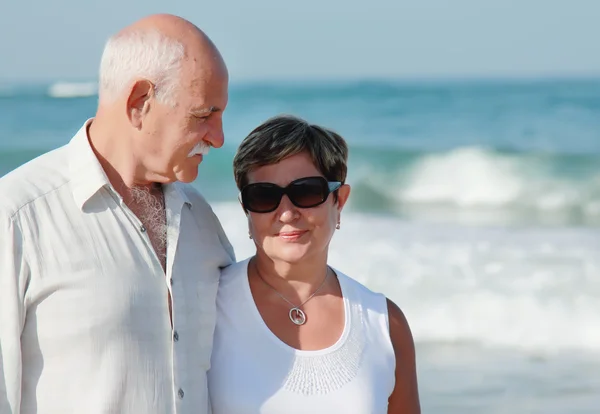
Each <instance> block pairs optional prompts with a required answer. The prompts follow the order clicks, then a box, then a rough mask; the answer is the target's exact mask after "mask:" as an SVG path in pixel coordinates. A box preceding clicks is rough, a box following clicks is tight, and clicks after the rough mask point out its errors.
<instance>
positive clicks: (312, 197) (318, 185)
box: [289, 178, 327, 208]
mask: <svg viewBox="0 0 600 414" xmlns="http://www.w3.org/2000/svg"><path fill="white" fill-rule="evenodd" d="M326 186H327V182H326V181H325V180H321V179H319V178H307V179H305V180H299V181H296V182H294V183H293V185H291V186H290V189H289V196H290V198H291V199H292V201H293V202H294V204H296V205H297V206H299V207H304V208H309V207H315V206H318V205H319V204H321V203H323V201H325V200H326V199H327V189H326Z"/></svg>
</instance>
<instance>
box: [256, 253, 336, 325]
mask: <svg viewBox="0 0 600 414" xmlns="http://www.w3.org/2000/svg"><path fill="white" fill-rule="evenodd" d="M254 268H255V269H256V274H257V275H258V277H259V278H260V280H262V281H263V283H264V284H265V285H267V286H268V287H269V288H271V290H273V292H275V293H277V295H279V297H280V298H281V299H283V300H285V301H286V302H287V303H289V304H290V306H292V308H291V309H290V311H289V313H288V316H289V317H290V320H291V321H292V322H293V323H294V324H296V325H304V324H305V323H306V314H305V313H304V311H303V310H302V309H300V308H301V307H302V306H304V304H305V303H306V302H308V301H309V300H311V299H312V298H313V297H314V296H315V295H316V294H317V293H318V292H319V290H321V288H322V287H323V286H324V285H325V282H326V281H327V277H328V276H329V268H328V269H327V272H326V273H325V277H324V278H323V281H322V282H321V284H320V285H319V287H318V288H317V290H315V291H314V292H313V294H312V295H310V296H309V297H308V299H306V300H305V301H304V302H302V303H301V304H300V305H299V306H296V305H294V304H293V303H292V302H290V301H289V300H288V299H287V298H286V297H285V296H283V295H282V294H281V293H279V292H278V291H277V289H275V288H274V287H273V286H272V285H271V284H270V283H269V282H267V281H266V280H265V279H264V278H263V277H262V275H261V274H260V271H259V270H258V266H257V265H256V263H255V264H254Z"/></svg>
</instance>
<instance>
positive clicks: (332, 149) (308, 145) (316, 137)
mask: <svg viewBox="0 0 600 414" xmlns="http://www.w3.org/2000/svg"><path fill="white" fill-rule="evenodd" d="M303 152H305V153H307V154H308V155H309V156H310V158H311V159H312V161H313V163H314V165H315V167H316V168H317V169H318V170H319V171H320V172H321V174H323V176H324V177H325V178H326V179H327V180H328V181H340V182H342V183H344V182H345V181H346V174H347V169H348V167H347V163H348V145H347V144H346V141H345V140H344V138H342V137H341V136H340V135H339V134H337V133H336V132H334V131H332V130H330V129H327V128H324V127H321V126H319V125H313V124H309V123H308V122H306V121H305V120H303V119H301V118H298V117H295V116H291V115H279V116H276V117H273V118H271V119H268V120H267V121H265V122H263V123H262V124H261V125H259V126H258V127H256V128H255V129H254V130H253V131H252V132H250V134H249V135H248V136H247V137H246V138H244V140H243V141H242V143H241V144H240V146H239V148H238V150H237V153H236V155H235V157H234V159H233V174H234V177H235V182H236V184H237V187H238V189H240V190H241V189H242V188H243V187H244V186H245V185H246V184H248V173H249V172H250V171H252V170H254V169H256V168H258V167H261V166H263V165H271V164H276V163H278V162H280V161H281V160H283V159H285V158H287V157H290V156H292V155H296V154H300V153H303Z"/></svg>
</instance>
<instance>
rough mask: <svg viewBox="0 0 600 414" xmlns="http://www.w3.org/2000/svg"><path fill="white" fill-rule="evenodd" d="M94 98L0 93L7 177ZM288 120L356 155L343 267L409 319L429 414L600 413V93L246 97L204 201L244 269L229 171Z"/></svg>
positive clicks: (79, 92) (326, 85) (42, 89)
mask: <svg viewBox="0 0 600 414" xmlns="http://www.w3.org/2000/svg"><path fill="white" fill-rule="evenodd" d="M96 100H97V97H96V85H95V83H94V82H79V83H75V82H70V83H69V82H55V83H47V84H42V83H27V84H26V83H21V84H11V83H2V84H0V176H1V175H4V174H6V173H7V172H9V171H11V170H12V169H14V168H16V167H18V166H19V165H21V164H23V163H25V162H27V161H28V160H30V159H32V158H34V157H36V156H37V155H39V154H42V153H43V152H46V151H48V150H51V149H53V148H56V147H58V146H61V145H64V144H66V143H67V142H68V141H69V140H70V138H71V137H72V135H73V134H74V133H75V132H76V131H77V130H78V129H79V128H80V126H81V125H82V124H83V122H84V121H85V120H86V119H87V118H89V117H92V116H93V114H94V110H95V105H96ZM280 113H290V114H295V115H299V116H301V117H304V118H306V119H307V120H309V121H310V122H314V123H318V124H322V125H324V126H327V127H330V128H332V129H334V130H336V131H337V132H339V133H340V134H341V135H342V136H344V138H346V140H347V141H348V143H349V145H350V161H349V174H348V183H349V184H350V185H351V186H352V194H351V197H350V201H349V205H348V207H347V208H346V210H345V211H344V213H343V215H342V228H341V230H339V231H338V232H337V233H336V235H335V236H334V240H333V241H332V245H331V253H330V263H331V264H332V265H333V266H335V267H337V268H338V269H340V270H342V271H344V272H346V273H348V274H349V275H351V276H353V277H355V278H356V279H357V280H359V281H361V282H363V283H365V284H366V285H367V286H369V287H370V288H372V289H374V290H377V291H381V292H384V293H386V294H387V295H388V297H390V298H391V299H392V300H394V301H395V302H396V303H397V304H398V305H399V306H400V307H401V308H402V309H403V311H404V313H405V314H406V317H407V319H408V321H409V323H410V325H411V329H412V332H413V336H414V338H415V342H416V349H417V364H418V376H419V387H420V396H421V404H422V409H423V412H424V413H435V414H438V413H439V414H442V413H443V414H459V413H460V414H468V413H484V414H494V413H510V414H514V413H544V414H554V413H556V414H559V413H560V414H571V413H573V414H575V413H596V414H597V413H600V300H599V299H600V79H558V80H504V81H500V80H496V81H491V80H454V81H414V82H410V81H355V82H350V81H327V82H325V81H324V82H304V83H293V82H289V83H284V82H270V83H269V82H261V83H258V82H254V83H235V82H234V83H233V84H232V86H231V90H230V101H229V106H228V108H227V110H226V112H225V116H224V123H225V140H226V143H225V145H224V147H223V148H221V149H217V150H212V151H211V152H210V153H209V155H208V156H206V158H205V160H204V162H203V163H202V165H201V166H200V174H199V177H198V179H197V181H196V182H195V183H194V185H195V186H196V187H197V188H198V189H199V190H200V191H201V192H202V193H203V194H204V195H205V196H206V198H207V199H208V200H209V201H210V202H211V203H212V205H213V206H214V210H215V212H216V213H217V215H218V216H219V218H220V219H221V221H222V223H223V225H224V227H225V230H226V232H227V234H228V235H229V237H230V239H231V241H232V243H233V245H234V247H235V249H236V253H237V256H238V259H243V258H245V257H247V256H248V255H250V254H252V252H253V245H252V243H251V241H250V240H248V237H247V227H246V222H245V218H244V215H243V212H242V210H241V208H240V207H239V205H238V203H237V199H236V197H237V190H236V187H235V184H234V181H233V174H232V167H231V162H232V159H233V156H234V154H235V150H236V147H237V145H238V144H239V143H240V141H241V140H242V139H243V138H244V137H245V136H246V135H247V134H248V133H249V132H250V131H251V130H252V129H253V128H254V127H255V126H257V125H258V124H259V123H261V122H262V121H264V120H266V119H267V118H269V117H271V116H273V115H276V114H280Z"/></svg>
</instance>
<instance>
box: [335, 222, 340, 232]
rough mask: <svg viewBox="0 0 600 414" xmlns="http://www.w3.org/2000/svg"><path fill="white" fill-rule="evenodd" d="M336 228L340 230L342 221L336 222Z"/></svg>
mask: <svg viewBox="0 0 600 414" xmlns="http://www.w3.org/2000/svg"><path fill="white" fill-rule="evenodd" d="M335 228H336V229H337V230H339V229H340V222H339V221H338V224H336V225H335Z"/></svg>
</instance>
